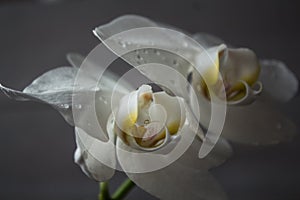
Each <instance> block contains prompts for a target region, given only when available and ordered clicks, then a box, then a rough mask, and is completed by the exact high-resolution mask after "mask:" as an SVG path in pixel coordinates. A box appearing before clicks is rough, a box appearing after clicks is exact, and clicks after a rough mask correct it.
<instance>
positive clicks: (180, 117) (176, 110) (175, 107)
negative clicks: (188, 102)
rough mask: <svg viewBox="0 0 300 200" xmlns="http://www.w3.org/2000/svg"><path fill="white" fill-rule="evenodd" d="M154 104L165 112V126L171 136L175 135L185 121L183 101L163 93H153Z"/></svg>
mask: <svg viewBox="0 0 300 200" xmlns="http://www.w3.org/2000/svg"><path fill="white" fill-rule="evenodd" d="M154 102H155V103H156V104H159V105H161V106H162V107H163V108H164V110H165V111H166V115H167V118H166V125H167V127H168V129H169V131H170V133H171V134H175V133H176V132H177V131H178V129H179V128H180V127H181V126H182V125H183V123H184V121H185V118H186V116H185V112H182V111H183V110H184V105H183V99H180V98H178V97H171V96H170V95H168V94H166V93H165V92H157V93H154Z"/></svg>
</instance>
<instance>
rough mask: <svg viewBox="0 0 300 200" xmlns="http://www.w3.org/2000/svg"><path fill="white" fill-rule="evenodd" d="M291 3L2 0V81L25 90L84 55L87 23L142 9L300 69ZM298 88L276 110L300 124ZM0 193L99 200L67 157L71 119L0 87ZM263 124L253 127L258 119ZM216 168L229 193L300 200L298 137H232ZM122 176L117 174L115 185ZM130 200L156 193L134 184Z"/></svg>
mask: <svg viewBox="0 0 300 200" xmlns="http://www.w3.org/2000/svg"><path fill="white" fill-rule="evenodd" d="M297 8H299V6H297V5H296V4H295V3H293V2H289V1H279V0H278V1H277V0H276V1H259V0H251V1H221V0H219V1H217V0H210V1H196V0H184V1H174V0H173V1H154V0H152V1H141V0H128V1H125V0H110V1H108V0H107V1H103V0H101V1H93V0H86V1H83V0H66V1H58V0H56V1H54V0H53V1H51V0H44V1H0V82H1V83H2V84H4V85H7V86H10V87H12V88H15V89H22V88H24V87H25V86H26V85H27V84H29V83H30V82H31V81H32V80H33V79H34V78H35V77H37V76H38V75H40V74H41V73H43V72H45V71H47V70H49V69H52V68H55V67H58V66H63V65H67V62H66V59H65V54H66V53H68V52H79V53H82V54H87V53H88V52H89V51H90V50H91V49H92V48H93V47H95V46H96V45H97V44H98V43H99V41H98V40H97V39H96V38H95V37H94V36H93V34H92V32H91V30H92V29H93V28H94V27H96V26H98V25H100V24H103V23H107V22H108V21H110V20H112V19H114V18H115V17H117V16H119V15H122V14H139V15H143V16H146V17H150V18H152V19H153V20H157V21H161V22H164V23H168V24H172V25H174V26H178V27H180V28H182V29H184V30H187V31H189V32H192V33H194V32H208V33H211V34H215V35H217V36H219V37H221V38H223V39H224V40H225V41H226V42H229V43H231V44H233V45H235V46H241V47H249V48H251V49H253V50H255V51H256V53H257V54H258V56H259V57H261V58H277V59H281V60H283V61H285V62H286V63H287V65H288V66H289V67H290V68H291V69H292V70H293V71H294V72H295V73H296V74H297V76H298V77H300V68H299V59H300V56H299V55H300V50H299V44H300V39H299V35H300V30H299V22H300V20H299V16H300V14H299V10H298V9H297ZM299 99H300V98H299V96H297V97H296V98H295V99H293V100H292V101H291V102H290V103H289V104H288V105H284V106H283V107H282V108H281V109H282V110H283V112H285V113H286V114H287V115H288V116H289V117H290V118H291V119H292V120H294V121H295V123H297V124H299V122H300V118H299V114H300V104H299V103H300V102H299ZM0 127H1V132H0V149H1V161H0V163H1V164H0V199H9V200H10V199H23V200H25V199H28V200H29V199H30V200H35V199H38V200H42V199H45V200H48V199H49V200H50V199H56V200H59V199H62V200H71V199H78V200H79V199H80V200H91V199H97V194H98V185H97V183H95V182H94V181H92V180H89V179H88V178H87V177H86V176H85V175H84V174H83V173H82V172H81V171H80V169H79V167H78V166H77V165H75V164H74V163H73V152H74V150H75V142H74V134H73V129H72V127H70V126H68V125H67V123H65V121H64V120H63V118H62V117H61V116H60V115H59V114H58V113H57V112H56V111H55V110H53V109H51V108H50V107H49V106H46V105H41V104H37V103H32V102H15V101H11V100H9V99H8V98H6V97H5V96H4V95H3V94H0ZM258 128H259V127H258ZM234 150H235V154H234V156H233V157H232V158H231V159H230V160H229V161H228V162H227V163H225V164H224V165H223V166H221V167H219V168H216V169H214V170H212V172H213V174H214V175H215V176H216V177H217V178H218V179H219V181H220V182H221V184H222V185H223V186H224V188H225V190H226V191H227V193H228V195H229V197H230V199H234V200H240V199H247V200H248V199H249V200H250V199H251V200H252V199H258V200H260V199H300V156H299V153H300V139H299V137H298V136H297V137H296V138H295V140H294V141H293V142H291V143H288V144H281V145H277V146H272V147H260V148H256V149H254V148H250V147H245V146H237V145H234ZM123 179H124V175H123V174H122V173H117V174H116V176H115V177H114V178H113V180H112V183H111V185H112V188H115V187H116V185H117V184H119V183H120V182H121V181H122V180H123ZM128 199H131V200H134V199H155V198H154V197H152V196H151V195H149V194H147V193H145V192H143V191H142V190H141V189H138V188H136V189H135V190H134V191H133V192H132V193H130V195H129V197H128Z"/></svg>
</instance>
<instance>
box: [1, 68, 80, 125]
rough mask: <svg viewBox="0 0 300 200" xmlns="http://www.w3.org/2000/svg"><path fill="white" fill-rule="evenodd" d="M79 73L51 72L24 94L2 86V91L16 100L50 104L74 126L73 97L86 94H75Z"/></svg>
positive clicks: (28, 87) (29, 87)
mask: <svg viewBox="0 0 300 200" xmlns="http://www.w3.org/2000/svg"><path fill="white" fill-rule="evenodd" d="M77 71H78V69H76V68H72V67H61V68H56V69H53V70H50V71H48V72H46V73H44V74H43V75H41V76H40V77H38V78H37V79H35V80H34V81H33V82H32V83H31V84H30V85H29V86H27V87H26V88H25V89H24V90H23V92H21V91H17V90H13V89H10V88H6V87H4V86H2V85H0V89H1V90H2V91H3V92H4V93H5V94H6V95H7V96H9V97H10V98H13V99H15V100H21V101H27V100H32V101H38V102H42V103H46V104H49V105H51V106H53V107H54V108H55V109H57V110H58V111H59V112H60V113H61V114H62V115H63V116H64V118H65V119H66V121H67V122H68V123H70V124H71V125H73V124H74V122H73V116H72V109H71V106H72V96H74V95H80V94H81V93H82V92H84V91H77V92H73V89H74V85H73V83H74V79H75V77H76V74H77Z"/></svg>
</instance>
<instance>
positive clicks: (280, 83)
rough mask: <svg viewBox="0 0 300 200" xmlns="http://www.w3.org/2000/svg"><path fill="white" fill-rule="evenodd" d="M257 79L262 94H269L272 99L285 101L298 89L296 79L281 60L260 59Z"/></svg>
mask: <svg viewBox="0 0 300 200" xmlns="http://www.w3.org/2000/svg"><path fill="white" fill-rule="evenodd" d="M260 64H261V73H260V76H259V80H260V81H261V82H262V84H263V87H264V90H263V93H262V95H264V94H267V95H270V96H271V97H272V98H273V99H276V100H278V101H282V102H286V101H288V100H290V99H291V98H293V97H294V96H295V95H296V93H297V91H298V85H299V83H298V79H297V78H296V76H295V75H294V74H293V72H292V71H290V70H289V69H288V67H287V66H286V65H285V64H284V63H283V62H281V61H278V60H262V61H260Z"/></svg>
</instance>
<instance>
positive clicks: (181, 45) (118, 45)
mask: <svg viewBox="0 0 300 200" xmlns="http://www.w3.org/2000/svg"><path fill="white" fill-rule="evenodd" d="M120 24H122V26H121V25H120ZM124 24H125V25H124ZM146 27H147V28H149V27H152V29H151V30H152V31H148V29H147V30H146ZM154 27H157V28H154ZM141 28H144V29H141ZM130 29H133V30H130ZM122 31H125V32H122ZM128 31H129V32H128ZM131 31H132V33H131ZM121 32H122V33H121ZM150 32H151V33H150ZM170 33H172V34H170ZM94 34H95V35H96V36H97V37H98V38H99V39H100V40H101V41H102V42H103V43H104V44H105V45H106V46H107V47H108V48H110V49H111V50H112V51H113V52H114V53H115V54H116V55H119V56H121V57H122V58H123V59H124V60H125V61H126V62H128V63H129V64H131V65H132V66H135V67H137V66H140V67H141V68H137V69H138V70H139V71H140V72H141V73H142V74H144V75H145V76H146V77H147V78H149V79H150V80H152V81H153V82H155V83H157V84H159V85H160V86H161V85H162V86H163V87H162V88H163V89H165V88H164V87H166V88H168V89H170V90H171V91H178V89H179V88H183V89H180V90H186V84H183V82H182V81H178V78H176V76H175V77H174V76H171V75H170V76H167V77H166V76H164V79H165V80H166V81H163V83H164V84H161V82H162V79H160V78H157V75H156V76H155V75H153V72H152V71H153V70H155V69H154V68H158V67H157V66H149V64H151V65H152V64H153V63H155V64H160V65H164V66H169V67H170V68H171V69H172V70H174V69H175V70H176V71H178V73H180V74H181V75H182V76H183V77H184V78H185V79H186V78H187V77H188V75H189V73H190V72H191V70H192V67H191V66H192V64H194V63H190V62H188V61H187V60H192V62H194V60H193V59H194V55H197V54H199V53H201V52H203V50H204V49H203V48H201V46H200V45H199V44H198V43H197V42H196V41H194V40H192V39H190V38H189V37H188V36H187V35H185V34H182V33H180V32H177V31H172V30H170V29H165V28H164V27H161V26H159V25H158V24H156V23H155V22H152V21H150V20H148V19H146V18H143V17H139V16H122V17H119V18H117V19H115V20H114V21H112V22H111V23H108V24H106V25H103V26H100V27H97V28H96V29H95V30H94ZM125 52H126V54H125V55H124V53H125ZM160 74H163V73H160ZM173 77H174V78H173ZM158 80H161V81H160V82H157V81H158ZM178 82H179V83H178ZM174 83H178V84H176V86H174ZM178 86H179V87H178ZM174 88H175V89H174ZM178 93H179V94H180V95H179V96H182V97H184V96H185V97H186V94H184V93H183V92H182V91H180V92H178ZM176 95H178V94H176Z"/></svg>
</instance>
